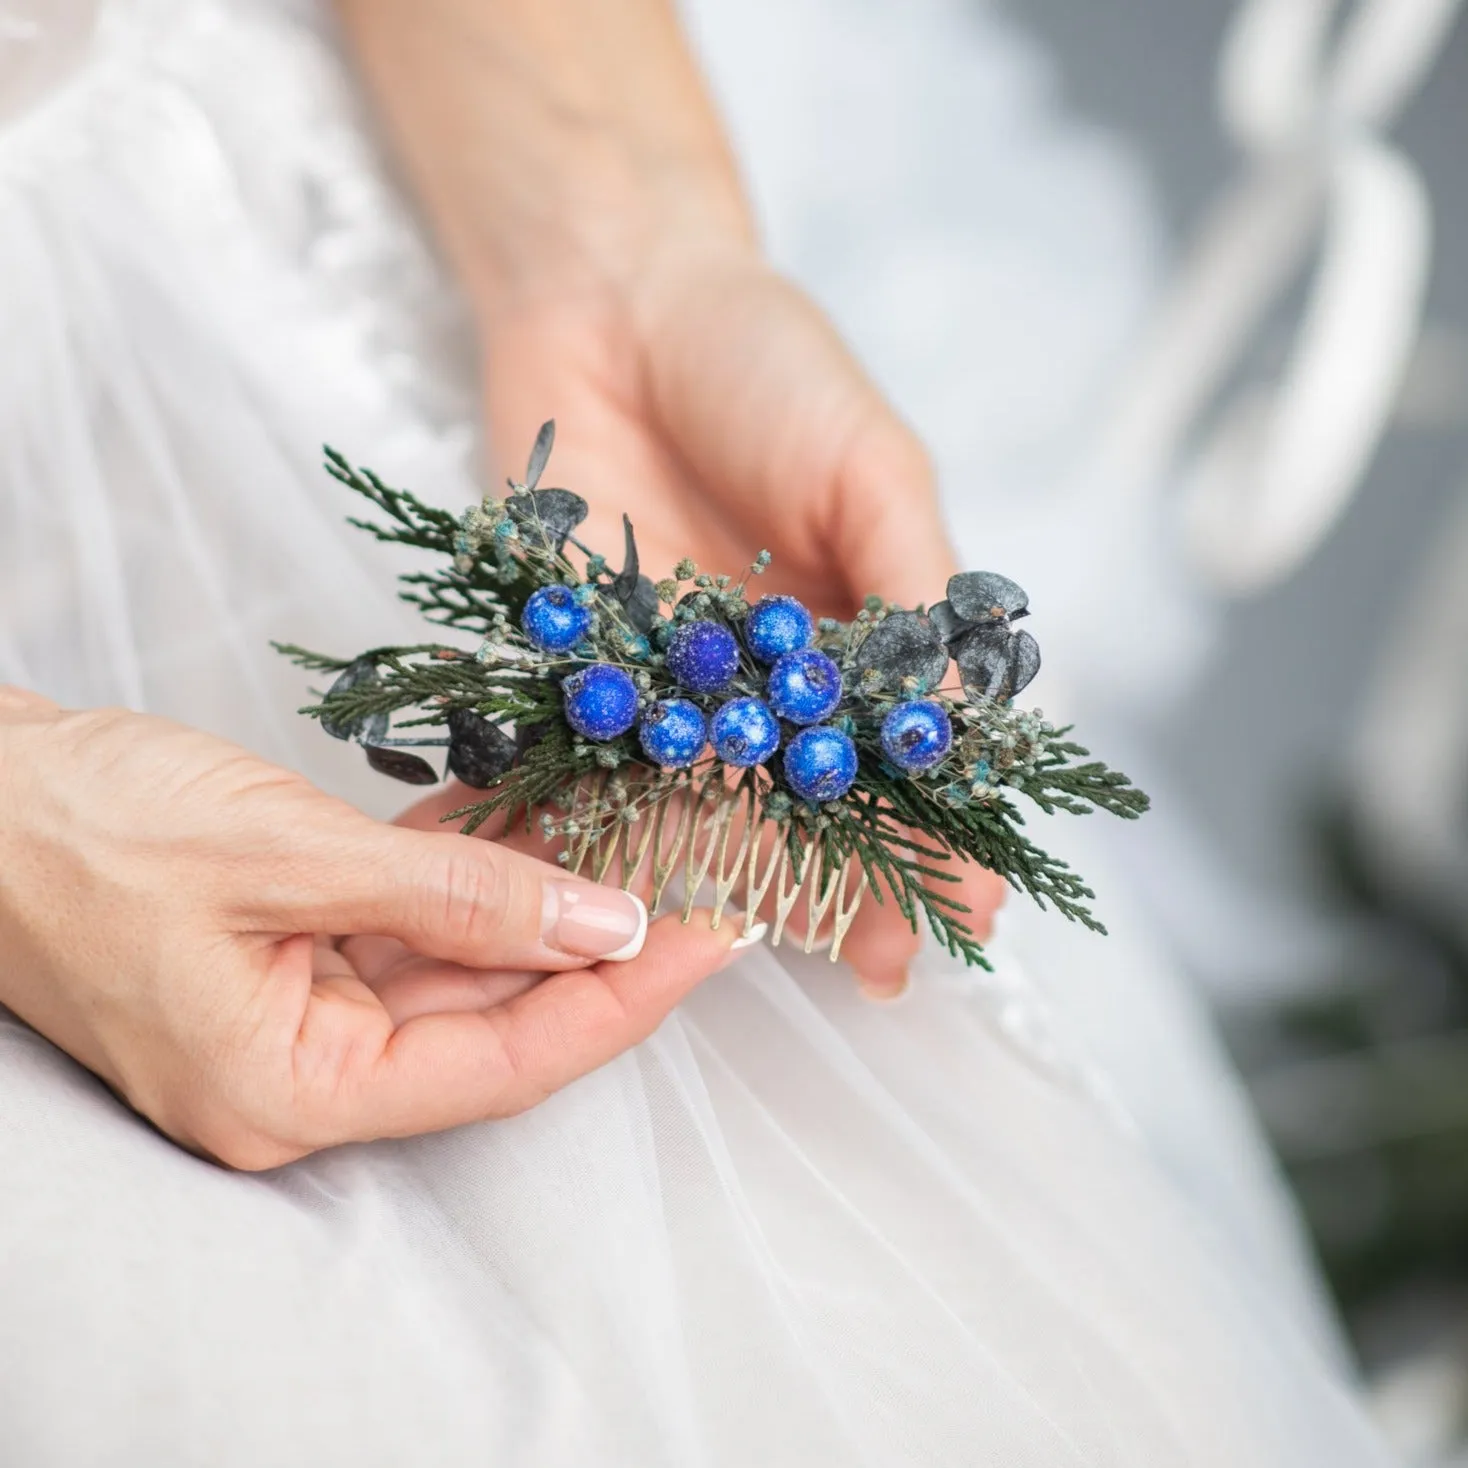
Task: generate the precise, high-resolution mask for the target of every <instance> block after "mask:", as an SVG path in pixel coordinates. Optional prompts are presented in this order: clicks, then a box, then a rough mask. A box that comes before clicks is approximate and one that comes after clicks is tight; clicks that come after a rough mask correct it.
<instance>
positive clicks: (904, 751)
mask: <svg viewBox="0 0 1468 1468" xmlns="http://www.w3.org/2000/svg"><path fill="white" fill-rule="evenodd" d="M952 744H953V725H952V724H951V723H950V722H949V721H948V711H947V709H945V708H944V707H943V705H942V704H941V703H934V702H933V701H932V700H931V699H914V700H913V701H912V702H910V703H899V704H898V705H897V707H896V708H894V709H893V710H892V712H891V713H890V714H888V715H887V717H886V718H885V719H883V720H882V749H883V752H884V753H885V754H886V756H887V758H888V759H889V760H891V761H892V763H893V764H894V765H896V766H897V767H898V769H901V770H906V771H907V772H908V773H909V774H918V773H920V772H921V771H923V770H931V769H932V768H933V766H934V765H936V764H937V763H938V761H939V760H940V759H942V758H943V756H944V755H945V754H947V753H948V751H949V749H950V748H951V747H952Z"/></svg>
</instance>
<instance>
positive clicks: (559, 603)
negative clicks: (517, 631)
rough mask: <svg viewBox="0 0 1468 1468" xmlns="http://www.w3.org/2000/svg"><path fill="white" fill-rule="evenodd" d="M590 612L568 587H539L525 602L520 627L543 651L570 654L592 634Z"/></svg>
mask: <svg viewBox="0 0 1468 1468" xmlns="http://www.w3.org/2000/svg"><path fill="white" fill-rule="evenodd" d="M591 622H592V613H591V609H590V608H589V607H584V606H581V605H580V604H579V603H578V602H577V600H576V593H575V592H574V591H572V590H571V588H570V587H569V586H542V587H541V588H540V590H539V591H537V592H535V593H534V594H533V595H532V596H531V598H530V600H529V601H527V602H526V603H525V610H524V611H523V612H521V613H520V627H521V629H522V630H523V631H524V633H525V635H526V637H528V638H529V639H530V641H531V642H533V643H534V644H535V646H536V647H538V648H541V649H542V650H543V651H545V652H570V651H571V649H572V648H573V647H575V646H576V644H577V643H578V642H580V641H581V639H582V638H583V637H585V636H586V634H587V633H588V632H589V631H591Z"/></svg>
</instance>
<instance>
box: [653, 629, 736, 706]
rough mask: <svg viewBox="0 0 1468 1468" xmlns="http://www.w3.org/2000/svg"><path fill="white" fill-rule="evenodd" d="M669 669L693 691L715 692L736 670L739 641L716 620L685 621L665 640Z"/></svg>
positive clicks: (731, 678) (731, 679)
mask: <svg viewBox="0 0 1468 1468" xmlns="http://www.w3.org/2000/svg"><path fill="white" fill-rule="evenodd" d="M668 671H669V672H670V673H671V674H672V675H673V676H674V677H675V678H676V679H677V680H678V681H679V682H680V683H681V684H682V685H683V686H684V687H685V688H690V689H692V690H693V692H694V693H718V692H719V691H720V690H721V689H724V688H727V687H728V686H729V684H730V683H732V682H733V681H734V675H735V673H737V672H738V671H739V644H738V643H737V642H735V641H734V634H733V633H732V632H730V631H729V629H728V628H727V627H721V626H720V625H719V624H718V623H717V622H685V623H684V624H683V625H682V626H681V627H680V628H679V629H678V630H677V631H676V632H675V633H674V634H673V638H672V641H671V642H669V644H668Z"/></svg>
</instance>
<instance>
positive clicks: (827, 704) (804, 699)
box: [765, 648, 841, 724]
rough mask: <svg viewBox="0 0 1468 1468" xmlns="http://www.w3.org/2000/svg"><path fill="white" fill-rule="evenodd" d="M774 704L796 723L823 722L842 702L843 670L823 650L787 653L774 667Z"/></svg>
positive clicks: (769, 691) (771, 684)
mask: <svg viewBox="0 0 1468 1468" xmlns="http://www.w3.org/2000/svg"><path fill="white" fill-rule="evenodd" d="M765 697H766V698H768V699H769V701H770V707H771V708H772V709H774V711H775V712H776V713H777V714H779V716H780V717H781V718H782V719H789V720H790V722H791V723H792V724H819V723H820V722H821V720H822V719H824V718H827V717H828V716H829V715H830V714H831V713H833V712H834V711H835V708H836V705H837V704H838V703H840V702H841V670H840V668H838V667H837V666H836V664H835V663H833V662H832V661H831V659H830V658H828V657H827V656H826V655H825V653H823V652H816V651H815V649H814V648H806V649H805V651H803V652H787V653H786V654H785V656H784V657H782V658H781V659H780V660H779V662H777V663H776V664H775V666H774V667H773V668H771V669H770V681H769V685H768V687H767V688H766V690H765Z"/></svg>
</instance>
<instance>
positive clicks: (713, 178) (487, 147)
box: [338, 0, 1004, 995]
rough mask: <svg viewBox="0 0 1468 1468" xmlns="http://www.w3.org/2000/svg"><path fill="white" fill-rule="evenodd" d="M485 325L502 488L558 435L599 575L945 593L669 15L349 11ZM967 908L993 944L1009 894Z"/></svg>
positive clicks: (903, 452) (859, 404)
mask: <svg viewBox="0 0 1468 1468" xmlns="http://www.w3.org/2000/svg"><path fill="white" fill-rule="evenodd" d="M338 4H339V8H340V10H341V12H342V15H343V18H344V21H345V22H346V25H347V30H348V33H349V35H350V37H351V39H352V40H353V42H354V43H355V45H356V48H357V51H358V54H359V56H360V58H361V61H362V64H363V70H364V72H365V74H366V76H367V79H368V81H369V83H370V84H371V86H372V88H373V90H374V91H375V93H376V94H377V96H378V99H379V100H380V101H381V103H382V104H383V108H384V112H385V115H386V120H387V122H388V124H389V127H390V129H391V131H392V132H393V134H394V136H395V140H396V142H397V144H398V146H399V150H400V152H401V154H402V157H403V159H404V161H405V163H406V164H407V167H408V171H409V174H410V176H411V177H412V179H413V181H414V183H415V185H416V186H417V189H418V192H419V194H420V197H421V198H422V201H423V203H424V205H425V208H426V209H427V212H428V214H429V217H430V219H431V220H432V222H433V224H434V225H435V226H436V228H437V231H438V234H439V237H440V239H441V241H442V243H443V246H444V248H445V250H446V252H447V253H448V255H449V257H450V259H451V260H452V261H453V263H454V265H455V267H456V269H457V271H458V273H459V275H460V278H461V279H462V281H463V283H464V285H465V287H466V289H467V292H468V294H469V297H470V299H471V301H472V303H473V305H474V309H475V311H476V314H477V316H478V318H479V321H480V326H481V334H482V339H483V343H484V358H485V400H486V408H487V420H488V426H489V436H490V443H491V448H492V451H493V452H494V454H495V456H496V459H497V467H498V469H499V471H500V473H501V474H502V475H503V474H516V475H518V474H519V472H520V470H521V467H522V465H523V463H524V456H525V454H526V452H527V451H528V449H529V446H530V444H531V442H532V441H533V439H534V437H535V431H536V429H537V427H538V426H539V424H540V423H541V421H542V420H543V419H545V418H548V417H554V418H555V419H556V428H557V436H556V452H555V457H554V459H553V461H552V467H551V471H550V473H551V482H554V483H559V484H568V485H570V486H571V487H572V488H574V489H576V490H578V491H580V492H581V493H583V494H584V495H585V496H586V497H587V499H588V500H589V501H590V504H591V517H590V521H589V522H588V525H587V526H586V528H585V531H584V534H585V537H586V540H587V543H588V544H591V545H594V546H597V547H598V548H600V549H604V550H605V551H606V552H607V554H608V556H609V558H610V559H612V560H613V563H614V564H615V563H616V560H617V557H618V554H619V552H620V547H621V543H622V536H621V524H620V521H621V515H622V512H623V511H624V510H625V511H626V512H627V513H628V514H629V515H630V516H631V518H632V520H633V523H634V524H635V526H636V528H637V538H638V543H639V547H640V549H641V553H642V563H643V569H644V570H646V571H647V572H649V573H650V574H651V575H652V576H653V578H654V579H657V578H658V577H659V576H662V575H665V574H667V572H668V571H669V570H670V569H671V567H672V565H673V563H674V562H675V561H677V560H678V559H679V558H681V557H683V556H692V557H693V558H694V559H695V560H696V561H697V562H698V563H699V565H700V567H701V568H702V569H705V570H708V571H711V572H715V573H717V572H728V573H732V574H738V573H739V571H740V570H741V569H742V568H743V567H744V566H746V565H748V564H749V561H750V559H751V558H752V557H753V556H754V555H755V553H756V552H757V551H759V550H761V549H769V550H770V551H771V552H772V553H773V555H774V564H773V565H772V567H771V570H770V574H769V575H768V576H767V577H766V578H765V579H764V580H763V581H762V582H760V583H758V587H759V590H761V591H766V590H769V591H776V590H785V591H792V592H797V593H799V594H800V596H801V597H802V599H804V600H805V601H806V602H807V603H808V604H809V605H811V606H812V608H813V609H815V610H816V611H818V612H829V613H833V614H837V615H842V616H849V615H851V613H852V612H853V611H855V609H856V608H857V607H858V606H859V605H860V602H861V600H862V598H863V597H865V596H866V595H867V594H869V593H876V594H877V595H879V596H882V597H883V598H885V599H889V600H897V601H901V602H903V603H904V604H906V605H910V606H911V605H916V604H919V603H931V602H933V601H936V600H937V599H938V598H940V597H941V596H942V595H943V591H944V587H945V585H946V582H947V580H948V577H949V576H950V575H951V574H952V572H953V571H954V569H956V568H955V565H954V561H953V556H952V553H951V550H950V548H949V545H948V542H947V539H946V537H945V535H944V531H943V527H942V521H941V517H940V515H939V512H938V508H937V501H936V497H935V494H934V489H933V483H932V476H931V473H930V470H929V468H928V464H927V459H926V456H925V455H924V453H923V450H922V448H921V445H920V444H919V443H918V442H917V440H916V439H915V438H914V436H913V434H912V433H911V432H910V431H909V429H908V428H907V427H906V425H904V424H903V423H902V422H901V421H900V420H899V419H898V418H897V416H896V415H895V414H894V413H893V411H892V410H891V408H890V407H889V406H888V405H887V403H886V402H885V401H884V400H883V399H882V397H881V395H880V393H878V392H877V390H876V389H875V388H874V387H873V385H872V384H871V382H870V381H869V380H868V379H867V377H866V375H865V374H864V373H863V372H862V370H861V368H860V367H859V366H858V365H857V363H856V362H855V360H854V359H853V358H852V356H851V355H850V353H849V352H848V351H847V350H846V348H845V347H844V345H843V344H842V342H841V341H840V338H839V337H838V336H837V334H836V332H835V331H834V330H833V329H832V327H831V325H830V323H829V322H828V321H827V320H826V319H825V317H824V316H823V315H822V313H821V312H820V310H819V309H818V308H817V307H816V306H815V305H814V304H813V303H812V302H811V301H810V300H809V299H807V298H806V296H805V295H803V294H802V293H801V292H800V291H799V290H798V289H796V288H795V287H794V286H793V285H791V284H790V283H789V282H788V281H786V280H783V279H782V278H781V277H780V276H779V275H778V274H776V273H775V272H774V271H772V270H771V269H770V268H769V267H768V265H767V264H765V262H764V261H763V260H762V258H761V256H760V252H759V249H758V246H757V243H756V240H755V231H754V228H753V224H752V222H751V220H750V217H749V212H748V208H747V205H746V203H745V200H744V196H743V191H742V189H741V187H740V184H739V180H738V177H737V174H736V171H735V168H734V166H733V163H732V160H731V157H730V154H729V150H728V148H727V145H726V143H725V141H724V138H723V134H722V132H721V129H720V127H719V123H718V120H717V118H716V116H715V114H714V111H713V109H712V107H711V106H710V104H709V102H708V99H707V96H706V94H705V91H704V88H703V85H702V80H701V78H700V76H699V74H698V70H697V67H696V66H695V65H694V63H693V61H692V59H691V57H690V56H689V54H688V51H687V49H686V47H685V46H684V44H683V41H682V37H681V35H680V34H679V31H678V27H677V21H676V16H675V13H674V9H673V6H672V5H671V4H670V3H669V0H621V3H619V4H617V5H615V6H609V5H606V4H605V3H604V0H419V3H417V4H415V5H413V6H411V7H410V6H405V5H402V4H401V3H399V0H338ZM962 875H963V888H962V891H961V893H958V895H959V896H960V898H961V900H963V901H965V902H967V903H968V905H969V906H970V908H971V909H972V911H973V917H972V920H971V924H972V926H973V928H974V931H975V932H976V933H977V934H979V935H981V936H982V935H983V934H984V933H986V932H987V930H988V927H989V923H990V919H991V917H992V914H993V912H994V910H995V909H996V908H997V907H998V905H999V902H1000V900H1001V898H1002V895H1003V892H1004V884H1003V883H1002V882H1001V881H1000V880H999V879H998V878H997V877H995V876H994V875H993V874H992V873H989V872H986V871H983V870H981V869H979V868H977V867H969V868H966V869H965V870H964V872H963V874H962ZM917 942H918V939H917V935H916V934H914V933H912V932H910V931H909V930H908V928H907V925H906V924H905V923H904V922H903V921H902V919H901V917H900V916H899V915H898V914H897V913H896V912H895V910H894V909H893V907H892V905H891V904H888V905H887V906H885V907H879V906H877V905H875V904H873V903H870V902H869V903H867V904H865V905H864V906H863V910H862V913H861V917H860V920H859V923H858V926H857V928H855V929H853V932H852V935H851V938H850V941H849V944H848V946H847V949H846V952H847V954H848V956H849V957H850V958H851V960H852V962H853V964H854V965H855V966H856V968H857V970H858V973H859V974H860V976H861V978H862V980H863V982H864V984H865V985H866V987H867V988H868V989H870V990H871V991H872V992H874V993H877V994H883V995H890V994H893V993H896V992H899V991H900V990H901V988H902V987H903V985H904V984H905V981H906V970H907V964H908V961H909V960H910V958H911V956H912V954H913V953H914V952H915V950H916V947H917Z"/></svg>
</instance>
